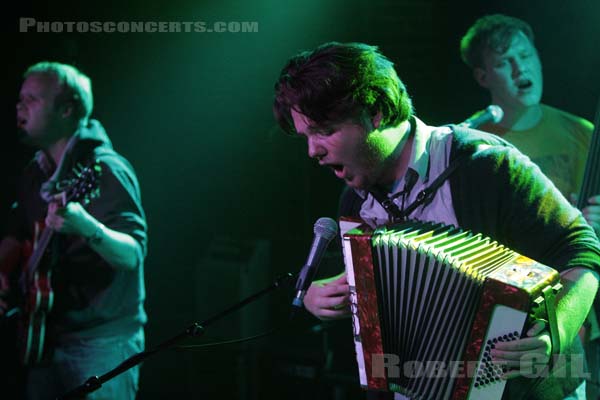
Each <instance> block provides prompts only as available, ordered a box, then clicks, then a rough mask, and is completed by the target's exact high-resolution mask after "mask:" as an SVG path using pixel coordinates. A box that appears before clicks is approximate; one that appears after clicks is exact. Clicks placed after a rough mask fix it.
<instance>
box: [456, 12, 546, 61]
mask: <svg viewBox="0 0 600 400" xmlns="http://www.w3.org/2000/svg"><path fill="white" fill-rule="evenodd" d="M519 32H523V33H524V34H525V36H527V38H528V39H529V41H530V42H531V44H532V45H533V39H534V37H533V30H532V29H531V26H529V24H528V23H527V22H525V21H523V20H521V19H519V18H515V17H509V16H507V15H503V14H493V15H486V16H484V17H481V18H479V19H478V20H477V21H475V23H474V24H473V25H472V26H471V27H470V28H469V30H468V31H467V33H466V34H465V36H463V38H462V39H461V41H460V54H461V57H462V60H463V61H464V62H465V64H467V65H468V66H469V67H471V68H475V67H480V68H481V67H483V52H484V51H485V50H486V49H489V50H492V51H495V52H498V53H500V54H502V53H504V52H505V51H506V50H507V49H508V47H509V46H510V43H511V40H512V38H513V37H514V35H516V34H518V33H519Z"/></svg>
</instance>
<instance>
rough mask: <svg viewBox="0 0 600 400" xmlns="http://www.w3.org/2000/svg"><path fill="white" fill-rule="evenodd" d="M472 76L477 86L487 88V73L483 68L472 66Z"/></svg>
mask: <svg viewBox="0 0 600 400" xmlns="http://www.w3.org/2000/svg"><path fill="white" fill-rule="evenodd" d="M473 78H475V81H477V83H478V84H479V86H481V87H482V88H485V89H487V87H488V84H487V75H486V74H485V70H484V69H483V68H480V67H475V68H473Z"/></svg>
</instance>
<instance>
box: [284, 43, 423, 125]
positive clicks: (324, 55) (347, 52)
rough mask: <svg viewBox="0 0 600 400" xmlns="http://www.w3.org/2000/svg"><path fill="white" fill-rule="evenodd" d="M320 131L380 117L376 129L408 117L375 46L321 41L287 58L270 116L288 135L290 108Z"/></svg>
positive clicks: (408, 108) (388, 65)
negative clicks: (341, 124)
mask: <svg viewBox="0 0 600 400" xmlns="http://www.w3.org/2000/svg"><path fill="white" fill-rule="evenodd" d="M292 107H293V108H294V109H295V110H296V111H298V112H301V113H302V114H303V115H305V116H306V117H308V118H309V119H311V120H312V121H314V122H315V123H316V124H318V125H319V126H322V127H327V126H331V125H332V124H335V123H339V122H343V121H344V120H347V119H357V120H360V121H361V123H363V124H364V117H365V111H366V112H368V113H369V115H370V116H374V115H375V114H377V112H381V113H382V120H381V125H380V126H381V128H385V127H387V126H395V125H397V124H399V123H400V122H403V121H406V120H407V119H408V118H410V116H411V115H412V112H413V108H412V102H411V99H410V97H409V95H408V93H407V92H406V88H405V86H404V84H403V83H402V81H401V80H400V78H398V75H397V74H396V71H395V70H394V64H393V63H392V62H391V61H390V60H388V59H387V58H386V57H385V56H384V55H383V54H381V53H380V52H379V50H378V49H377V47H375V46H369V45H367V44H363V43H338V42H329V43H325V44H323V45H321V46H319V47H317V48H316V49H314V50H312V51H304V52H301V53H299V54H297V55H295V56H294V57H292V58H291V59H290V60H289V61H288V63H287V64H286V65H285V67H284V68H283V69H282V71H281V74H280V75H279V79H278V80H277V82H276V84H275V100H274V104H273V113H274V115H275V119H276V120H277V122H278V123H279V125H280V126H281V128H282V129H283V130H284V131H285V132H287V133H294V132H295V128H294V123H293V120H292V117H291V108H292Z"/></svg>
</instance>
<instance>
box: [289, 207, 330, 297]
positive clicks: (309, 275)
mask: <svg viewBox="0 0 600 400" xmlns="http://www.w3.org/2000/svg"><path fill="white" fill-rule="evenodd" d="M314 232H315V237H314V239H313V242H312V245H311V246H310V251H309V253H308V258H307V259H306V264H304V266H303V267H302V270H301V271H300V274H299V276H298V281H296V296H295V297H294V300H293V301H292V305H293V306H295V307H298V308H300V307H302V304H303V303H302V300H303V299H304V295H305V294H306V291H307V290H308V288H309V286H310V284H311V283H312V281H313V279H314V278H315V274H316V272H317V268H318V267H319V263H320V262H321V259H322V258H323V254H325V250H326V249H327V246H329V242H331V239H333V238H334V237H335V235H337V232H338V226H337V223H336V222H335V221H334V220H333V219H331V218H326V217H324V218H319V219H318V220H317V222H315V226H314Z"/></svg>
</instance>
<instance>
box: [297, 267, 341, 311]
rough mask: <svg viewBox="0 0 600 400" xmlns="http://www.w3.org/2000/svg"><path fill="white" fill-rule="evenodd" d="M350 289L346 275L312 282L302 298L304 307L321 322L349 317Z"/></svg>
mask: <svg viewBox="0 0 600 400" xmlns="http://www.w3.org/2000/svg"><path fill="white" fill-rule="evenodd" d="M349 304H350V288H349V287H348V281H347V280H346V274H345V273H343V274H341V275H337V276H334V277H331V278H328V279H323V280H320V281H314V282H313V283H312V285H310V288H308V290H307V292H306V296H305V297H304V307H305V308H306V309H307V310H308V311H309V312H310V313H311V314H313V315H314V316H315V317H317V318H319V319H321V320H331V319H341V318H345V317H349V316H350V306H349Z"/></svg>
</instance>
